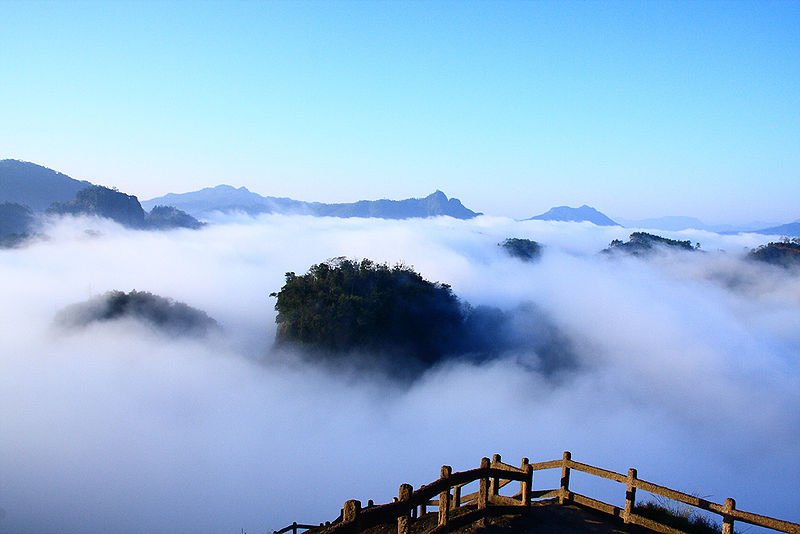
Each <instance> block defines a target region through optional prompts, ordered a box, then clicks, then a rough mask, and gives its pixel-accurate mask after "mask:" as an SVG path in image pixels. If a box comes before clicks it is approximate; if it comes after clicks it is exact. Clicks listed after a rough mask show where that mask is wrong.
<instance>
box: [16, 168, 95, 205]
mask: <svg viewBox="0 0 800 534" xmlns="http://www.w3.org/2000/svg"><path fill="white" fill-rule="evenodd" d="M91 185H92V184H91V183H89V182H87V181H83V180H75V179H74V178H70V177H69V176H67V175H66V174H61V173H60V172H56V171H54V170H52V169H48V168H47V167H42V166H41V165H36V164H35V163H28V162H27V161H17V160H15V159H4V160H0V202H13V203H15V204H21V205H23V206H28V207H29V208H30V209H32V210H34V211H44V210H46V209H47V208H49V207H50V205H51V204H53V203H54V202H69V201H70V200H72V199H73V198H75V194H76V193H77V192H78V191H80V190H81V189H86V188H87V187H89V186H91Z"/></svg>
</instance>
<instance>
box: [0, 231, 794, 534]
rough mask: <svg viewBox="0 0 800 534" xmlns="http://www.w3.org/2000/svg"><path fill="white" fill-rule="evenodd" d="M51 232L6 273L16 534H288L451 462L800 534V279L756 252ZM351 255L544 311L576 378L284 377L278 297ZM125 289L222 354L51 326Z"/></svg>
mask: <svg viewBox="0 0 800 534" xmlns="http://www.w3.org/2000/svg"><path fill="white" fill-rule="evenodd" d="M87 228H91V229H93V231H94V232H93V233H87V232H86V231H85V230H86V229H87ZM97 232H99V235H97V234H96V233H97ZM48 233H49V235H50V236H51V239H49V240H47V241H42V242H38V243H36V244H33V245H31V246H29V247H27V248H23V249H18V250H4V251H0V295H2V299H0V328H2V332H3V342H2V349H1V350H2V353H1V354H2V355H1V356H0V532H15V533H16V532H101V531H103V532H108V531H113V532H184V531H194V532H232V533H233V532H240V530H241V529H242V528H244V529H246V530H247V531H248V532H264V531H271V530H273V529H276V528H279V527H282V526H285V525H286V524H288V523H291V522H292V521H295V520H297V521H301V522H320V521H325V520H331V519H333V518H334V517H335V516H336V515H337V513H338V510H339V508H340V507H341V505H342V503H343V502H344V500H346V499H349V498H359V499H363V500H366V499H375V500H376V501H378V502H382V501H387V500H390V498H391V496H392V495H393V494H394V492H395V491H396V490H397V487H398V485H399V484H400V483H401V482H410V483H413V484H414V485H419V484H422V483H426V482H430V481H431V480H433V479H434V478H436V476H437V475H438V469H439V466H440V465H442V464H445V463H447V464H451V465H453V466H454V468H456V469H459V470H460V469H465V468H471V467H475V466H477V464H478V461H479V459H480V457H481V456H484V455H490V454H492V453H495V452H498V453H502V454H503V455H504V457H506V458H507V459H508V461H513V462H518V461H519V458H520V457H521V456H529V457H531V459H532V460H534V461H538V460H546V459H553V458H557V457H559V456H560V454H561V451H563V450H565V449H569V450H571V451H572V452H573V456H574V457H575V458H576V459H578V460H580V461H585V462H588V463H592V464H595V465H601V466H604V467H607V468H610V469H614V470H618V471H625V470H626V469H627V467H629V466H634V467H637V468H638V469H639V474H640V476H641V477H642V478H646V479H648V480H651V481H654V482H657V483H660V484H663V485H667V486H670V487H674V488H677V489H682V490H685V491H689V492H695V493H698V494H700V495H703V496H707V497H709V498H711V499H712V500H716V501H722V500H724V499H725V497H728V496H732V497H735V498H736V499H737V505H738V506H739V507H740V508H742V509H747V510H752V511H755V512H759V513H764V514H768V515H775V516H778V517H782V518H785V519H790V520H794V521H798V520H800V515H798V512H797V507H796V504H797V501H796V492H795V491H796V481H797V480H798V479H800V459H798V458H797V455H796V451H797V443H798V438H800V357H799V356H798V355H800V330H799V329H798V328H797V326H798V325H800V276H798V275H797V274H794V275H793V274H792V273H788V272H786V271H783V270H780V269H773V268H770V267H764V266H757V265H752V264H749V263H746V262H744V261H742V259H741V255H742V252H743V251H744V250H745V248H746V247H753V246H756V245H758V244H760V243H762V242H763V240H762V238H761V237H760V236H718V235H715V234H709V233H696V232H695V233H685V232H678V233H665V234H664V235H667V236H668V237H673V238H679V239H691V240H692V241H693V242H694V241H700V242H701V243H702V246H703V249H704V250H707V251H711V252H708V253H706V254H683V255H680V256H675V255H665V256H659V257H656V258H653V259H650V260H641V259H635V258H609V257H606V256H601V255H597V254H596V253H597V252H598V251H599V250H600V249H602V248H603V247H605V246H606V245H607V244H608V243H609V242H610V241H611V240H612V239H615V238H622V239H625V238H626V237H627V234H628V233H629V231H628V230H624V229H621V228H599V227H595V226H593V225H589V224H574V223H547V222H539V221H528V222H515V221H511V220H508V219H495V218H488V217H482V218H479V219H476V220H473V221H456V220H452V219H431V220H412V221H402V222H398V221H382V220H358V219H315V218H308V217H282V216H267V217H263V218H260V219H257V220H252V219H249V218H235V217H231V218H228V219H225V220H224V221H218V224H216V225H212V226H209V227H207V228H205V229H204V230H201V231H197V232H193V231H174V232H164V233H145V232H136V231H128V230H124V229H122V228H120V227H118V226H116V225H114V224H111V223H105V222H100V221H94V220H88V219H66V220H63V221H60V222H56V223H54V224H52V225H51V226H50V227H49V228H48ZM506 237H527V238H531V239H535V240H537V241H539V242H541V243H543V244H544V245H545V246H546V248H545V253H544V256H543V259H542V261H540V262H539V263H536V264H524V263H521V262H519V261H516V260H513V259H511V258H508V257H506V256H504V255H503V254H502V252H501V250H500V249H499V247H497V246H496V244H497V243H498V242H500V241H502V240H503V239H505V238H506ZM342 255H344V256H351V257H359V258H364V257H366V258H370V259H373V260H376V261H387V262H390V263H394V262H399V261H402V262H404V263H406V264H409V265H412V266H414V267H415V269H416V270H417V271H419V272H420V273H422V274H423V276H425V277H426V278H428V279H430V280H437V281H442V282H447V283H450V284H451V285H452V286H453V289H454V291H455V293H456V294H457V295H459V296H460V297H461V298H463V299H464V300H467V301H469V302H470V303H472V304H473V305H479V304H489V305H496V306H500V307H502V308H511V307H513V306H515V305H517V304H519V303H522V302H527V301H533V302H535V303H536V304H537V305H538V306H539V307H540V308H542V309H543V310H544V311H545V312H546V313H547V314H548V315H549V316H550V317H551V318H552V320H553V321H554V322H555V324H556V325H557V326H558V327H559V328H560V329H561V330H562V331H563V333H565V334H566V335H567V336H568V338H569V339H570V341H571V342H572V343H573V345H574V346H575V349H576V352H577V355H578V358H579V360H580V363H581V366H580V368H579V369H578V370H576V371H574V372H571V373H568V374H566V375H565V376H560V377H559V378H558V380H552V379H548V378H546V377H543V376H540V375H538V374H537V373H535V372H534V371H531V370H530V368H529V367H528V366H526V365H524V363H525V359H526V358H527V357H534V355H519V354H518V355H515V356H514V357H511V356H509V357H507V358H504V359H501V360H498V361H494V362H491V363H489V364H485V365H483V366H481V367H479V368H478V367H476V366H474V365H471V364H467V363H458V362H454V363H450V364H448V365H444V366H442V367H440V368H436V369H433V370H431V371H429V372H428V373H427V374H426V375H424V376H423V377H422V378H421V379H420V380H418V381H417V382H415V383H414V384H412V385H411V386H407V385H398V384H393V383H391V382H389V381H387V380H384V379H379V378H376V377H375V376H368V377H364V376H360V375H358V373H353V372H347V371H342V372H339V373H331V372H330V371H326V370H323V369H321V368H317V367H312V366H309V365H307V364H304V363H301V362H300V361H299V360H294V359H292V358H288V359H286V358H285V356H284V357H280V358H279V357H277V356H270V354H269V348H270V345H271V342H272V339H273V336H274V333H275V326H274V319H275V312H274V310H273V308H272V307H273V304H274V299H270V298H269V297H268V294H269V293H270V292H271V291H275V290H278V289H279V288H280V287H281V285H282V284H283V276H284V273H285V272H286V271H295V272H298V273H302V272H305V271H306V270H307V268H308V267H309V266H310V265H312V264H313V263H317V262H319V261H323V260H325V259H327V258H330V257H334V256H342ZM112 289H118V290H124V291H130V290H132V289H138V290H144V291H150V292H153V293H156V294H159V295H162V296H166V297H171V298H174V299H176V300H179V301H183V302H186V303H187V304H189V305H190V306H194V307H197V308H200V309H202V310H204V311H206V312H207V313H208V314H209V315H210V316H212V317H214V318H215V319H217V320H218V321H219V322H220V323H221V325H222V326H223V328H224V334H222V335H221V336H216V337H212V338H209V339H201V340H191V339H189V340H187V339H170V338H166V337H164V336H162V335H160V334H159V333H157V332H155V331H153V330H151V329H149V328H148V327H146V326H144V325H141V324H138V323H134V322H131V321H118V322H112V323H103V324H95V325H93V326H91V327H90V328H87V329H85V330H83V331H79V332H72V333H65V332H63V331H61V330H59V329H58V328H55V327H54V326H53V324H52V321H53V318H54V316H55V314H56V313H57V312H58V311H59V310H60V309H62V308H63V307H64V306H67V305H69V304H72V303H75V302H79V301H83V300H86V299H88V298H89V297H91V296H93V295H96V294H98V293H102V292H105V291H108V290H112ZM551 478H552V477H551ZM537 480H538V478H537ZM553 483H555V482H553ZM623 494H624V490H623V489H622V488H621V487H619V488H617V491H616V493H615V494H614V495H615V497H614V498H616V499H617V500H621V498H622V496H623Z"/></svg>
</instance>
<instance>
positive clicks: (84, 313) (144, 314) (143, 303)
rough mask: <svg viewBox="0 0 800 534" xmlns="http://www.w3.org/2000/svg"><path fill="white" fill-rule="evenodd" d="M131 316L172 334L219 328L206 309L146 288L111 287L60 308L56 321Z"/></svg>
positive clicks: (68, 323) (72, 323) (80, 323)
mask: <svg viewBox="0 0 800 534" xmlns="http://www.w3.org/2000/svg"><path fill="white" fill-rule="evenodd" d="M122 318H132V319H136V320H139V321H142V322H144V323H147V324H149V325H151V326H153V327H155V328H156V329H158V330H160V331H163V332H166V333H169V334H173V335H204V334H206V333H208V332H210V331H212V330H216V329H218V328H219V325H218V324H217V322H216V321H215V320H214V319H212V318H211V317H209V316H208V315H207V314H206V313H205V312H203V311H201V310H198V309H196V308H192V307H191V306H188V305H187V304H184V303H183V302H175V301H173V300H172V299H168V298H164V297H161V296H158V295H154V294H152V293H148V292H147V291H136V290H133V291H131V292H130V293H125V292H122V291H109V292H108V293H105V294H103V295H100V296H98V297H95V298H93V299H90V300H89V301H87V302H82V303H79V304H74V305H72V306H69V307H67V308H65V309H64V310H62V311H61V312H59V314H58V316H57V317H56V322H57V323H58V324H60V325H62V326H65V327H85V326H88V325H89V324H91V323H95V322H103V321H112V320H115V319H122Z"/></svg>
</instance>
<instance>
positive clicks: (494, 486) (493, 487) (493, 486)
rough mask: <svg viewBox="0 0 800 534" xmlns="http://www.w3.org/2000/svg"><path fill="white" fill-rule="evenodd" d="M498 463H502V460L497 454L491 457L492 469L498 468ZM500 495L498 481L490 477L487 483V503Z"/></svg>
mask: <svg viewBox="0 0 800 534" xmlns="http://www.w3.org/2000/svg"><path fill="white" fill-rule="evenodd" d="M500 462H502V458H501V457H500V455H499V454H495V455H493V456H492V467H496V468H499V467H500ZM499 494H500V479H499V478H497V477H492V478H491V480H490V481H489V501H490V502H491V500H492V497H493V496H495V495H499Z"/></svg>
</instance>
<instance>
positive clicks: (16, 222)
mask: <svg viewBox="0 0 800 534" xmlns="http://www.w3.org/2000/svg"><path fill="white" fill-rule="evenodd" d="M87 190H89V191H87ZM144 210H147V211H148V212H149V213H146V212H145V211H144ZM45 211H49V212H50V213H61V214H64V213H72V214H88V215H96V216H100V217H108V218H111V219H114V220H117V221H118V222H120V223H121V224H124V225H127V226H129V227H134V228H142V229H165V228H198V227H200V226H201V223H200V222H199V221H197V220H196V219H195V217H197V218H208V217H209V216H211V214H213V213H215V212H223V213H225V212H234V211H239V212H243V213H247V214H251V215H257V214H261V213H280V214H305V215H313V216H318V217H374V218H383V219H409V218H416V217H433V216H440V215H443V216H449V217H454V218H457V219H471V218H474V217H477V216H478V215H481V213H479V212H476V211H472V210H470V209H468V208H466V207H465V206H464V205H463V204H462V203H461V202H460V201H459V200H458V199H456V198H448V197H447V195H445V194H444V193H442V192H441V191H436V192H434V193H432V194H430V195H428V196H427V197H424V198H408V199H405V200H386V199H382V200H359V201H357V202H350V203H338V204H325V203H322V202H306V201H302V200H294V199H291V198H282V197H268V196H262V195H259V194H258V193H254V192H252V191H249V190H248V189H247V188H245V187H239V188H235V187H232V186H230V185H218V186H216V187H208V188H205V189H201V190H199V191H193V192H189V193H181V194H175V193H170V194H168V195H165V196H162V197H158V198H153V199H150V200H146V201H144V202H141V203H140V202H139V200H138V199H137V198H136V197H135V196H133V195H126V194H124V193H121V192H119V191H116V190H112V189H108V188H105V187H102V186H97V185H94V184H92V183H91V182H88V181H85V180H76V179H74V178H71V177H69V176H67V175H65V174H62V173H60V172H57V171H54V170H52V169H48V168H46V167H42V166H41V165H37V164H35V163H29V162H25V161H17V160H10V159H7V160H0V238H2V236H3V235H13V236H14V237H13V239H14V240H15V242H16V240H18V239H19V238H24V237H25V236H26V235H29V234H31V233H32V232H35V226H36V223H37V218H38V217H39V216H40V215H41V214H43V213H44V212H45ZM526 220H543V221H566V222H591V223H594V224H596V225H598V226H620V224H619V223H622V224H623V225H624V226H627V227H631V228H651V229H659V230H670V231H680V230H686V229H698V230H708V231H712V232H717V233H739V232H753V233H758V234H764V235H779V236H791V237H799V236H800V220H798V221H795V222H790V223H788V224H783V225H775V224H770V223H752V224H751V225H746V226H733V225H716V226H714V225H706V224H704V223H703V222H702V221H701V220H699V219H696V218H694V217H676V216H671V217H659V218H652V219H641V220H625V219H618V221H619V223H618V222H616V221H614V220H612V219H611V218H610V217H608V216H607V215H605V214H603V213H601V212H600V211H598V210H596V209H594V208H592V207H590V206H586V205H583V206H581V207H579V208H571V207H568V206H558V207H554V208H552V209H550V210H549V211H547V212H546V213H542V214H541V215H537V216H535V217H531V218H530V219H526ZM26 228H27V229H28V230H27V231H25V229H26Z"/></svg>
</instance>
